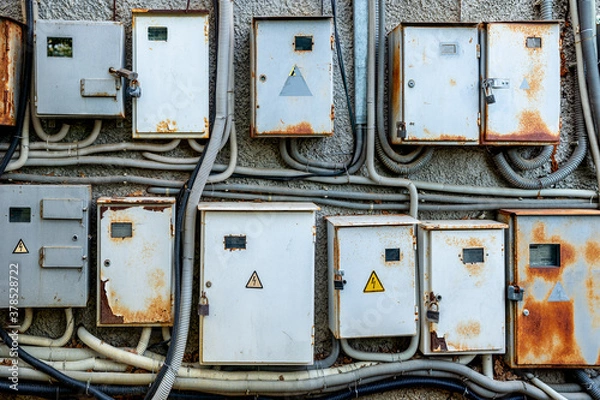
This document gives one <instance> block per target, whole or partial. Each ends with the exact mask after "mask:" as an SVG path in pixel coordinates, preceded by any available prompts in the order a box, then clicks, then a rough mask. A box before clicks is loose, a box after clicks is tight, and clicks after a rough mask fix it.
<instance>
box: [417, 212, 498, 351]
mask: <svg viewBox="0 0 600 400" xmlns="http://www.w3.org/2000/svg"><path fill="white" fill-rule="evenodd" d="M505 228H506V225H505V224H502V223H499V222H496V221H486V220H481V221H480V220H477V221H474V220H466V221H426V222H422V224H421V225H420V226H419V262H420V265H421V271H420V272H421V301H420V302H421V312H422V318H421V345H420V346H421V351H422V352H423V354H426V355H444V354H482V353H504V350H505V342H504V340H505V339H504V338H505V336H504V324H505V320H504V316H505V311H504V304H505V301H504V299H505V292H504V290H505V289H504V286H505V285H504V269H505V267H504V265H505V259H504V230H505Z"/></svg>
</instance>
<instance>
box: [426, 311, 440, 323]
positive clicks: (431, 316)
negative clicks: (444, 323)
mask: <svg viewBox="0 0 600 400" xmlns="http://www.w3.org/2000/svg"><path fill="white" fill-rule="evenodd" d="M425 316H426V318H427V320H428V321H430V322H435V323H438V322H440V312H439V311H434V310H427V313H426V314H425Z"/></svg>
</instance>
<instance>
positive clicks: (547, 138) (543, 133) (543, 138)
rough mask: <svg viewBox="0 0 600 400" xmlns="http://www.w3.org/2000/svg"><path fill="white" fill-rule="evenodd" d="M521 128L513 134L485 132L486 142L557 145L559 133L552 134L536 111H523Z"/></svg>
mask: <svg viewBox="0 0 600 400" xmlns="http://www.w3.org/2000/svg"><path fill="white" fill-rule="evenodd" d="M518 119H519V128H518V130H517V131H516V132H512V133H498V132H494V131H491V130H489V129H488V130H487V131H486V132H485V138H484V142H485V143H489V142H498V141H500V142H535V143H557V142H558V140H559V132H551V131H550V128H549V127H548V125H546V123H545V122H544V120H543V119H542V117H541V116H540V112H539V111H536V110H525V111H522V112H521V113H520V114H519V116H518Z"/></svg>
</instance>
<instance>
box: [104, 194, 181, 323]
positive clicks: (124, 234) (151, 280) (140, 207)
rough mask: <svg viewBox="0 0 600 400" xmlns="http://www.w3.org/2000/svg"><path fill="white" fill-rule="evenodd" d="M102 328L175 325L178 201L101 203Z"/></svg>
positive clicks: (141, 199) (131, 199) (107, 200)
mask: <svg viewBox="0 0 600 400" xmlns="http://www.w3.org/2000/svg"><path fill="white" fill-rule="evenodd" d="M97 205H98V264H97V268H98V284H97V293H98V294H97V297H98V299H97V323H98V326H161V325H170V324H172V323H173V280H172V275H173V251H174V248H173V243H174V235H175V230H174V224H175V221H174V219H175V199H173V198H168V197H158V198H154V197H117V198H108V197H101V198H99V199H98V200H97Z"/></svg>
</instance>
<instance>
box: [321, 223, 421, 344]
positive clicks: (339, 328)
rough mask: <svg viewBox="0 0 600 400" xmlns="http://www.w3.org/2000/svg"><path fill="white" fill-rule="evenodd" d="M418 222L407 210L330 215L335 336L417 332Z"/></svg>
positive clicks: (331, 309) (331, 311)
mask: <svg viewBox="0 0 600 400" xmlns="http://www.w3.org/2000/svg"><path fill="white" fill-rule="evenodd" d="M417 224H418V221H417V220H416V219H414V218H412V217H409V216H406V215H356V216H335V217H327V244H328V247H327V249H328V264H329V328H330V329H331V332H333V334H334V336H335V337H336V338H338V339H339V338H361V337H384V336H411V335H413V336H414V335H416V334H417V325H416V324H417V323H418V320H419V312H418V305H417V302H416V286H417V285H416V284H415V282H416V277H415V274H416V258H417V257H416V253H417V250H416V246H417V237H416V225H417Z"/></svg>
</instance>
